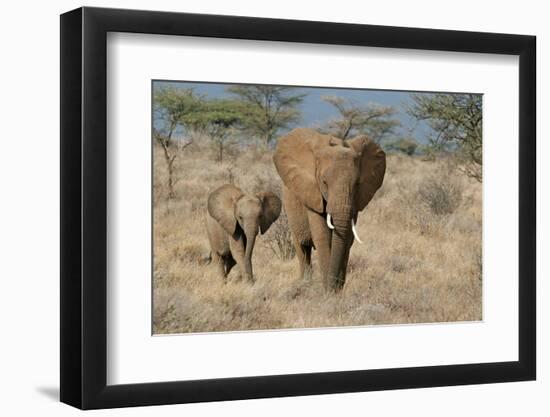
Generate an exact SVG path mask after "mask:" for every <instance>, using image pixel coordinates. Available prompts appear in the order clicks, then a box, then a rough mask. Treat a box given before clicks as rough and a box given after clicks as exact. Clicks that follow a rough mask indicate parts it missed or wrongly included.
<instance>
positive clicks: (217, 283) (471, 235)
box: [153, 144, 482, 333]
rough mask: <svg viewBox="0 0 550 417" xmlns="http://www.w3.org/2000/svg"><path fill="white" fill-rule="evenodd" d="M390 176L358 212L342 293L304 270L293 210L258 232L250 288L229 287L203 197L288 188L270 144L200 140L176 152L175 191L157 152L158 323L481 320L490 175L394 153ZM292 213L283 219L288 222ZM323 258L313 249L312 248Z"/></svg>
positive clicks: (183, 326) (189, 328)
mask: <svg viewBox="0 0 550 417" xmlns="http://www.w3.org/2000/svg"><path fill="white" fill-rule="evenodd" d="M387 166H388V168H387V172H386V178H385V181H384V185H383V186H382V188H381V189H380V190H379V192H378V193H377V195H376V196H375V198H374V199H373V201H372V202H371V203H370V205H369V207H368V208H367V209H366V210H365V211H364V212H363V213H361V214H360V217H359V221H358V226H359V233H360V235H361V236H362V238H363V240H364V242H365V243H364V244H363V245H359V244H355V245H353V248H352V251H351V255H350V261H349V265H348V276H347V281H346V285H345V287H344V289H343V291H342V292H341V293H339V294H326V293H325V292H324V290H323V288H322V286H321V282H320V279H319V278H320V277H319V276H318V271H317V265H316V262H315V261H314V271H315V274H314V276H313V279H311V280H309V281H302V280H299V279H298V278H297V270H298V265H297V261H296V260H295V259H292V256H293V254H292V251H291V250H290V253H289V252H288V250H289V249H288V242H287V241H285V240H286V239H288V236H289V235H288V233H287V231H286V230H285V226H284V219H280V220H279V221H278V222H276V223H275V224H274V226H272V228H271V229H270V230H269V232H268V233H267V234H266V235H265V236H260V237H259V238H258V240H257V243H256V248H255V251H254V257H253V265H254V272H255V275H256V278H257V281H256V284H255V285H253V286H251V285H249V284H247V283H245V282H235V280H232V279H231V278H232V277H235V275H236V272H237V271H236V268H235V269H234V271H232V273H231V274H230V277H229V283H228V284H227V285H223V283H222V280H221V279H220V278H219V277H218V276H217V275H216V273H215V268H214V267H213V266H212V265H209V264H208V263H207V262H206V258H207V257H208V254H209V246H208V239H207V236H206V232H205V227H204V215H205V202H206V198H207V195H208V193H209V192H210V191H211V190H213V189H214V188H216V187H218V186H220V185H222V184H224V183H227V182H234V183H235V184H236V185H238V186H239V187H241V188H242V189H243V190H245V191H248V192H257V191H259V190H272V191H275V192H280V187H281V184H280V179H279V177H278V175H277V174H276V172H275V169H274V166H273V163H272V161H271V154H270V152H265V151H261V150H255V149H251V150H248V151H246V152H242V153H241V154H240V155H238V154H234V155H228V156H227V157H226V158H225V160H224V162H223V163H217V162H214V155H213V152H212V151H211V150H210V149H209V148H208V147H207V146H206V145H205V144H194V145H192V146H190V147H188V148H187V149H186V150H185V151H184V153H182V154H181V155H180V156H179V159H178V161H177V162H176V174H177V182H176V186H175V190H176V194H177V197H176V199H174V200H171V201H167V200H166V189H165V186H164V184H165V182H166V168H165V164H164V161H163V159H162V157H161V155H160V152H159V150H158V149H156V150H155V161H154V167H155V173H154V174H155V175H154V184H155V189H154V199H155V201H154V263H155V264H154V277H153V284H154V285H153V287H154V300H153V302H154V314H153V320H154V323H153V327H154V332H155V333H184V332H206V331H228V330H251V329H273V328H308V327H330V326H346V325H371V324H395V323H428V322H447V321H470V320H481V287H482V282H481V233H482V226H481V221H482V212H481V196H482V190H481V184H479V183H476V182H475V181H473V180H471V179H469V178H468V177H466V176H465V175H464V174H462V173H461V172H460V170H457V169H453V167H452V166H451V165H450V164H449V163H448V162H447V161H445V160H439V161H423V160H421V159H420V158H413V157H408V156H400V155H392V156H389V157H388V164H387ZM281 220H282V221H281ZM314 258H315V253H314Z"/></svg>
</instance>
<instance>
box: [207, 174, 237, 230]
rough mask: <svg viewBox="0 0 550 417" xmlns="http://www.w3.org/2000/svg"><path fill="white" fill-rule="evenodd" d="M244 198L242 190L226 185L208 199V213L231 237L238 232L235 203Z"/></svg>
mask: <svg viewBox="0 0 550 417" xmlns="http://www.w3.org/2000/svg"><path fill="white" fill-rule="evenodd" d="M242 196H243V192H242V191H241V189H240V188H237V187H235V186H234V185H230V184H226V185H222V186H221V187H220V188H218V189H216V190H215V191H214V192H212V194H210V196H209V197H208V213H209V214H210V216H212V217H213V218H214V219H216V221H217V222H218V223H219V224H220V226H221V227H223V229H224V230H225V231H226V232H227V233H229V234H230V235H233V234H235V231H236V230H237V219H236V218H235V203H236V202H237V200H238V199H239V198H241V197H242Z"/></svg>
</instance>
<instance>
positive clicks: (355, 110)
mask: <svg viewBox="0 0 550 417" xmlns="http://www.w3.org/2000/svg"><path fill="white" fill-rule="evenodd" d="M322 99H323V100H324V101H326V102H327V103H329V104H331V105H332V106H334V107H335V108H336V110H338V113H339V117H338V118H335V119H332V120H329V121H328V122H327V124H326V125H325V126H324V127H323V128H322V130H324V131H326V132H327V133H330V134H332V135H334V136H337V137H339V138H341V139H344V140H345V139H348V138H349V137H351V136H356V135H358V134H366V135H367V136H369V137H370V138H371V139H373V140H374V141H375V142H376V143H380V142H381V141H382V140H383V139H384V138H386V137H387V136H388V135H390V134H392V133H394V131H395V129H396V128H397V127H398V126H399V125H400V123H399V121H398V120H397V119H395V118H393V117H392V116H394V115H395V109H394V108H393V107H391V106H382V105H379V104H375V103H370V104H368V105H362V104H359V103H354V102H353V101H351V100H346V99H345V98H342V97H337V96H323V97H322Z"/></svg>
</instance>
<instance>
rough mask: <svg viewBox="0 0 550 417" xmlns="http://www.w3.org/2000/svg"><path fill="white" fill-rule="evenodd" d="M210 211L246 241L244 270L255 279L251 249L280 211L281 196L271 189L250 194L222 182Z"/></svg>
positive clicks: (214, 193) (224, 227)
mask: <svg viewBox="0 0 550 417" xmlns="http://www.w3.org/2000/svg"><path fill="white" fill-rule="evenodd" d="M208 212H209V214H210V215H211V216H212V217H213V218H214V219H215V220H216V221H217V222H218V223H219V224H220V225H221V226H222V228H223V229H224V230H225V231H226V232H227V233H228V234H229V235H230V236H231V237H232V238H233V239H234V240H240V241H242V244H243V245H244V260H243V261H244V266H241V267H243V269H244V273H245V275H246V276H247V278H248V279H249V280H251V281H252V280H253V273H252V251H253V250H254V243H255V241H256V235H257V234H258V232H260V233H261V234H264V233H265V232H267V230H268V229H269V227H270V226H271V224H272V223H273V222H274V221H275V220H277V218H278V217H279V214H280V213H281V200H280V199H279V197H277V196H276V195H275V194H273V193H271V192H261V193H258V194H256V195H248V194H245V193H243V192H242V191H241V189H240V188H237V187H235V186H234V185H223V186H221V187H220V188H218V189H217V190H216V191H214V192H213V193H212V194H210V197H209V198H208Z"/></svg>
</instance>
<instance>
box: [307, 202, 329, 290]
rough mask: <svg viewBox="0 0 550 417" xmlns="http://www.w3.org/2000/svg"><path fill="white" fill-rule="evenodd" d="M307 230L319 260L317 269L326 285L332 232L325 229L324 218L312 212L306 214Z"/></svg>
mask: <svg viewBox="0 0 550 417" xmlns="http://www.w3.org/2000/svg"><path fill="white" fill-rule="evenodd" d="M308 220H309V228H310V230H311V237H312V239H313V244H314V246H315V250H316V252H317V256H318V259H319V267H320V270H321V277H322V281H323V284H324V285H325V286H326V285H327V284H328V272H329V265H330V246H331V243H332V232H331V230H330V229H329V228H328V227H327V224H326V220H325V217H324V216H322V215H320V214H318V213H316V212H314V211H309V212H308Z"/></svg>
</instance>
